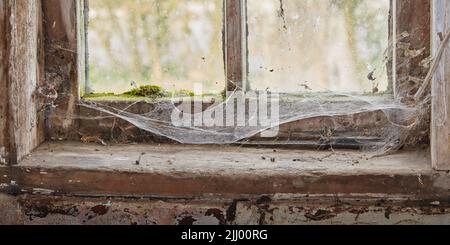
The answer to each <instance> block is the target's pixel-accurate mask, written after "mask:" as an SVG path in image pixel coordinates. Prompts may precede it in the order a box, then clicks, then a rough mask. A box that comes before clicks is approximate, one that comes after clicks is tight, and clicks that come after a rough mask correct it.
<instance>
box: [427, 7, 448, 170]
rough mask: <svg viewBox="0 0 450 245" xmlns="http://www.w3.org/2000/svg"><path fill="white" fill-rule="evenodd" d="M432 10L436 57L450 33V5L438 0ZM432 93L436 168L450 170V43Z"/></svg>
mask: <svg viewBox="0 0 450 245" xmlns="http://www.w3.org/2000/svg"><path fill="white" fill-rule="evenodd" d="M432 10H433V11H432V12H433V17H432V26H433V29H432V51H433V54H436V52H437V51H438V49H439V46H441V43H442V41H443V40H442V37H443V36H445V34H446V33H448V32H449V31H450V2H449V1H448V0H434V1H433V6H432ZM431 93H432V98H433V100H432V122H431V144H432V162H433V168H435V169H436V170H450V137H449V136H450V44H447V47H446V50H445V53H444V55H443V56H442V59H441V62H440V63H439V67H438V68H437V71H436V74H435V76H434V81H433V83H432V88H431Z"/></svg>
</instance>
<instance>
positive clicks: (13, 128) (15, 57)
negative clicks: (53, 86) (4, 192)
mask: <svg viewBox="0 0 450 245" xmlns="http://www.w3.org/2000/svg"><path fill="white" fill-rule="evenodd" d="M6 3H7V12H8V16H7V18H8V22H7V23H9V24H8V26H9V27H8V30H7V32H8V35H7V36H8V41H7V46H8V47H7V57H6V59H7V61H8V63H7V65H8V75H7V82H8V84H7V90H6V92H7V93H6V94H7V95H8V96H7V97H8V124H9V125H8V132H7V133H8V134H9V141H10V142H9V150H10V152H9V162H10V164H16V163H18V162H19V161H20V160H21V159H22V158H23V157H24V156H26V155H27V154H29V153H30V152H31V151H32V150H33V149H34V148H35V147H37V146H38V145H39V144H40V143H42V141H43V127H42V125H39V122H42V120H41V119H40V117H39V115H38V110H39V104H40V103H39V98H38V97H37V96H36V91H37V88H38V86H39V84H40V83H41V81H40V75H42V72H40V69H39V65H40V64H42V62H39V57H38V50H39V22H40V19H39V18H40V14H39V12H40V9H41V8H40V1H19V0H9V1H7V2H6Z"/></svg>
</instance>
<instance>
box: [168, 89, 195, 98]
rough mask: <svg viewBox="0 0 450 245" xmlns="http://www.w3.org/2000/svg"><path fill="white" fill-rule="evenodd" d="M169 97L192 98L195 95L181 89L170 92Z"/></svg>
mask: <svg viewBox="0 0 450 245" xmlns="http://www.w3.org/2000/svg"><path fill="white" fill-rule="evenodd" d="M171 95H172V96H173V97H194V96H195V93H194V92H193V91H190V90H187V89H181V90H178V91H175V92H172V93H171Z"/></svg>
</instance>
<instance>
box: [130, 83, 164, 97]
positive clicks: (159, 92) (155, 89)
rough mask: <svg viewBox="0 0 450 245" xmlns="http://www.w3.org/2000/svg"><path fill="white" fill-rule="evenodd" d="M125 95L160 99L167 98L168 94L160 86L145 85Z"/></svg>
mask: <svg viewBox="0 0 450 245" xmlns="http://www.w3.org/2000/svg"><path fill="white" fill-rule="evenodd" d="M124 95H129V96H133V97H145V98H150V99H158V98H164V97H167V95H168V92H167V91H166V90H165V89H163V88H162V87H160V86H156V85H145V86H140V87H139V88H135V89H133V90H131V91H128V92H125V93H124Z"/></svg>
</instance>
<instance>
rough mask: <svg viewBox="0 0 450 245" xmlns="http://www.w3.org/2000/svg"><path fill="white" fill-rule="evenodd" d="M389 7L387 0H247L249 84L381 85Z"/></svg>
mask: <svg viewBox="0 0 450 245" xmlns="http://www.w3.org/2000/svg"><path fill="white" fill-rule="evenodd" d="M389 10H390V0H376V1H374V0H264V1H261V0H248V29H249V39H248V45H249V82H250V86H251V88H252V89H256V90H270V91H276V92H296V91H298V92H305V91H313V92H318V91H337V92H356V93H364V92H370V93H372V92H373V91H375V92H376V91H385V90H386V89H387V87H388V75H387V74H388V72H387V70H388V69H387V65H386V63H387V62H386V61H387V57H388V56H390V54H389V52H387V50H388V47H389V29H390V28H389Z"/></svg>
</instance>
